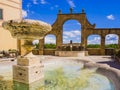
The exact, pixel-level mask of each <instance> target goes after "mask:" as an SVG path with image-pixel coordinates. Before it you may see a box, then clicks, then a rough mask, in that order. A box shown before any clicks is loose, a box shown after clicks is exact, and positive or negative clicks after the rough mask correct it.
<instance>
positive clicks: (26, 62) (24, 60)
mask: <svg viewBox="0 0 120 90" xmlns="http://www.w3.org/2000/svg"><path fill="white" fill-rule="evenodd" d="M17 64H18V65H20V66H31V65H38V64H40V65H42V64H41V60H40V58H37V57H19V58H18V59H17Z"/></svg>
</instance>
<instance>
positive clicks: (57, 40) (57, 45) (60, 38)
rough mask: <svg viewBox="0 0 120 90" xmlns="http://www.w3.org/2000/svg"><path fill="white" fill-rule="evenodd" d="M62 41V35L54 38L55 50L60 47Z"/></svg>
mask: <svg viewBox="0 0 120 90" xmlns="http://www.w3.org/2000/svg"><path fill="white" fill-rule="evenodd" d="M62 40H63V38H62V34H61V33H60V34H58V35H57V36H56V49H58V47H59V46H62V42H63V41H62Z"/></svg>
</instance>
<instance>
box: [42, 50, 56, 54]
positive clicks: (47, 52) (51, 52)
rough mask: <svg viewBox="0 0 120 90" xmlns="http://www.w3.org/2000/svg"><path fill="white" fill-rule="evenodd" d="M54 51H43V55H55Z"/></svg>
mask: <svg viewBox="0 0 120 90" xmlns="http://www.w3.org/2000/svg"><path fill="white" fill-rule="evenodd" d="M55 51H56V50H55V49H44V55H55Z"/></svg>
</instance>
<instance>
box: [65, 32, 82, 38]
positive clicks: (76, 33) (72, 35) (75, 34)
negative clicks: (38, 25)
mask: <svg viewBox="0 0 120 90" xmlns="http://www.w3.org/2000/svg"><path fill="white" fill-rule="evenodd" d="M63 35H64V36H67V37H70V38H73V37H77V36H78V35H79V36H81V31H80V30H72V31H65V32H63Z"/></svg>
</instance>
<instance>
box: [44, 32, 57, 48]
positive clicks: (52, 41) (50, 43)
mask: <svg viewBox="0 0 120 90" xmlns="http://www.w3.org/2000/svg"><path fill="white" fill-rule="evenodd" d="M44 48H45V49H55V48H56V36H55V35H53V34H49V35H47V36H45V44H44Z"/></svg>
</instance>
